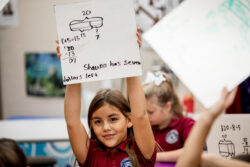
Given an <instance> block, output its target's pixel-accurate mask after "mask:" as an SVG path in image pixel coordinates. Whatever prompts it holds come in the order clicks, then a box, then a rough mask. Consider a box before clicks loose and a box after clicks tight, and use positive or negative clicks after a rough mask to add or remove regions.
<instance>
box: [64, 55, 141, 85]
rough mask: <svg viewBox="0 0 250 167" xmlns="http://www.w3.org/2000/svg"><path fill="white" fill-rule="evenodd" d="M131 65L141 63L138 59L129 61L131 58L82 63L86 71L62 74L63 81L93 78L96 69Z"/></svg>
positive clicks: (96, 75)
mask: <svg viewBox="0 0 250 167" xmlns="http://www.w3.org/2000/svg"><path fill="white" fill-rule="evenodd" d="M131 65H141V62H140V61H131V60H124V61H116V62H113V61H109V62H108V63H103V64H98V65H91V64H84V65H83V66H82V67H83V70H84V71H87V73H85V74H84V75H83V74H80V75H77V76H63V82H64V83H66V82H70V81H73V80H82V79H83V78H95V77H98V73H97V71H98V70H102V69H106V68H109V67H111V68H114V67H119V66H131Z"/></svg>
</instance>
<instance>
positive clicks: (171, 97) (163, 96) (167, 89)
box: [143, 71, 183, 117]
mask: <svg viewBox="0 0 250 167" xmlns="http://www.w3.org/2000/svg"><path fill="white" fill-rule="evenodd" d="M154 75H155V76H156V77H158V76H159V75H162V76H163V77H164V78H165V81H162V82H161V84H160V85H159V86H157V85H156V84H155V83H154V82H153V81H152V82H150V83H147V84H144V86H143V89H144V92H145V96H146V99H148V98H151V97H152V96H157V99H158V103H159V105H160V106H162V107H163V106H164V105H165V104H166V103H167V102H171V104H172V105H171V106H172V107H171V112H172V113H173V114H174V115H176V116H178V117H183V114H182V111H183V107H182V105H181V102H180V100H179V97H178V95H177V93H176V90H175V88H174V85H173V83H172V81H171V79H170V77H169V76H168V75H167V74H166V73H164V72H162V71H158V72H155V73H154Z"/></svg>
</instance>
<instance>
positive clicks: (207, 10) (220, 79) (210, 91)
mask: <svg viewBox="0 0 250 167" xmlns="http://www.w3.org/2000/svg"><path fill="white" fill-rule="evenodd" d="M249 8H250V3H249V1H248V0H235V1H229V0H209V1H207V0H188V1H184V2H182V4H181V5H179V6H178V7H177V8H176V9H175V10H174V11H172V12H171V13H169V14H168V15H167V16H165V17H164V18H163V19H162V20H161V21H160V22H158V23H157V24H156V25H155V26H154V27H153V28H151V29H150V30H149V31H148V32H146V33H145V34H144V36H143V37H144V39H146V41H147V42H148V43H149V44H150V46H151V47H152V48H153V49H154V50H155V51H156V52H157V53H158V54H159V56H160V57H161V58H162V59H163V60H164V62H165V63H166V64H167V65H168V66H169V67H170V68H171V69H172V70H173V71H174V73H175V74H176V75H177V76H178V78H179V79H180V80H181V81H182V82H183V83H184V84H185V85H186V86H187V88H188V89H189V90H190V91H191V92H192V93H193V94H194V95H195V97H196V98H197V99H198V100H199V101H200V102H201V103H202V104H203V105H204V106H205V107H207V108H209V107H210V106H212V105H213V104H214V103H215V102H216V101H217V100H218V99H219V97H220V95H221V91H222V89H223V87H226V88H227V89H228V90H232V89H233V88H234V87H236V86H237V85H239V84H240V83H241V82H242V81H244V80H245V79H246V78H247V77H248V76H249V75H250V68H249V62H250V26H249V25H250V24H249V23H250V22H249V20H250V10H249Z"/></svg>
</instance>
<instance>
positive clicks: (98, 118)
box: [91, 104, 132, 148]
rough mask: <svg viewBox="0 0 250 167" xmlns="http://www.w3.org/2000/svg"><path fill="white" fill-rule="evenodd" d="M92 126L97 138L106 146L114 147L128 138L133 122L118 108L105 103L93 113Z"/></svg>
mask: <svg viewBox="0 0 250 167" xmlns="http://www.w3.org/2000/svg"><path fill="white" fill-rule="evenodd" d="M91 126H92V127H93V130H94V133H95V135H96V137H97V139H98V140H99V141H100V142H101V143H102V144H104V145H105V146H106V147H110V148H112V147H115V146H117V145H119V144H120V143H121V142H123V141H124V140H125V139H126V138H127V128H130V127H131V126H132V123H131V121H130V120H129V119H128V118H126V117H125V116H124V115H123V114H122V113H121V111H120V110H119V109H118V108H116V107H114V106H112V105H110V104H104V105H103V106H102V107H101V108H99V109H98V110H96V111H95V112H94V113H93V115H92V118H91Z"/></svg>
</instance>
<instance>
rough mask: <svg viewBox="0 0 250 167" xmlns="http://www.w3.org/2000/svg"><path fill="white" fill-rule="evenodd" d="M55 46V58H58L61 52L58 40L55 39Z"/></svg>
mask: <svg viewBox="0 0 250 167" xmlns="http://www.w3.org/2000/svg"><path fill="white" fill-rule="evenodd" d="M56 43H57V47H56V52H57V58H58V59H59V60H60V58H61V53H60V46H59V42H58V40H56Z"/></svg>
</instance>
